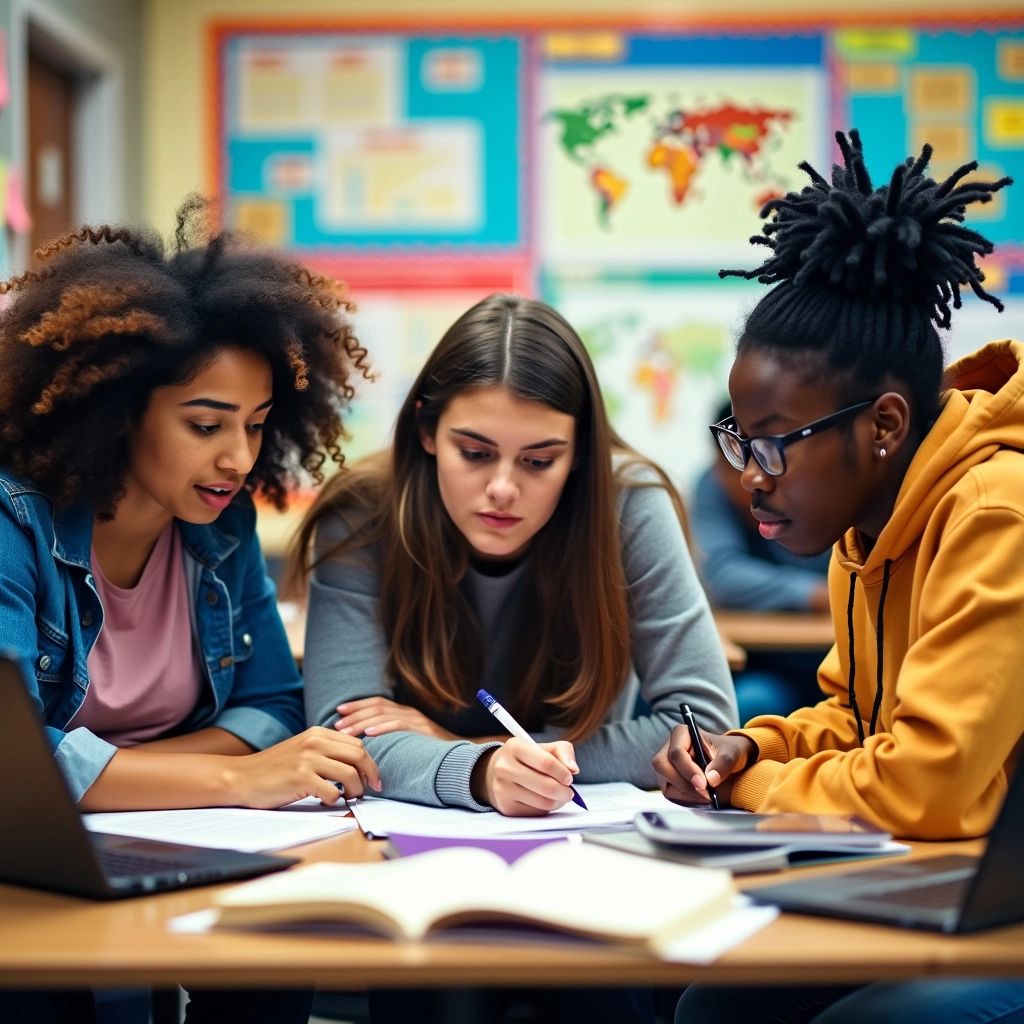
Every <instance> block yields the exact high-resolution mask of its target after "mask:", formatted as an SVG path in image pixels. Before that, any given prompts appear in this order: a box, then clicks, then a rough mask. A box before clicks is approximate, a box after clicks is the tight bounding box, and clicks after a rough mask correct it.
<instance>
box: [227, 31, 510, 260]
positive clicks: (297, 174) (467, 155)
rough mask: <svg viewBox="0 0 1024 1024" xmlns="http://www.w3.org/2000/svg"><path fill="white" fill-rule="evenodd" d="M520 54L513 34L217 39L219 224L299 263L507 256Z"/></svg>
mask: <svg viewBox="0 0 1024 1024" xmlns="http://www.w3.org/2000/svg"><path fill="white" fill-rule="evenodd" d="M522 50H523V41H522V40H521V39H519V38H516V37H514V36H487V35H467V36H466V37H459V38H454V37H451V38H448V37H430V38H427V37H420V36H416V35H407V34H387V35H373V34H359V33H343V32H310V33H287V34H273V33H266V34H264V33H259V32H253V33H240V34H237V35H231V36H228V37H227V39H226V41H225V43H224V47H223V57H222V74H223V90H224V95H225V97H226V104H225V108H224V111H223V136H222V139H221V141H220V145H221V147H222V148H221V151H220V153H219V154H218V157H219V164H220V168H221V170H220V176H221V179H222V188H223V190H224V191H225V193H226V194H227V195H228V197H229V216H230V219H231V220H232V222H233V223H234V224H235V226H236V227H239V228H242V229H244V230H247V231H249V232H251V233H253V234H255V235H257V236H258V237H260V238H262V239H263V240H265V241H267V242H269V243H272V244H274V245H281V246H287V247H289V248H293V249H295V250H297V251H300V252H301V251H314V252H315V251H323V250H325V249H328V248H333V249H342V250H345V251H348V252H355V253H362V254H367V253H370V254H376V255H383V256H387V255H389V254H392V253H394V252H395V251H396V250H397V251H400V252H401V254H402V255H403V256H406V257H408V255H409V253H410V249H415V250H416V251H417V253H418V254H419V253H423V252H431V251H438V250H442V249H443V250H445V251H447V252H450V251H451V248H452V247H453V246H454V247H460V248H461V249H465V248H476V249H484V250H486V251H488V252H489V253H490V254H491V255H494V254H501V253H502V252H506V253H517V252H518V249H519V248H520V246H521V245H522V215H523V196H522V194H521V187H520V182H519V162H520V159H521V154H522V152H523V139H522V137H521V114H520V98H519V91H518V87H517V86H518V82H519V76H520V74H521V63H522Z"/></svg>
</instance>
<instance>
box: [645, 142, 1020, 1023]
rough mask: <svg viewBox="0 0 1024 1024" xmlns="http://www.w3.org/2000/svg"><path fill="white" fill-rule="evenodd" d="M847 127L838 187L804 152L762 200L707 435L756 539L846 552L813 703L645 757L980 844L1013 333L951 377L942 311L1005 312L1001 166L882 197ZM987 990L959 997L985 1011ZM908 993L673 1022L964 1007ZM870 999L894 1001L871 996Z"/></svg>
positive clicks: (1014, 416) (1012, 684)
mask: <svg viewBox="0 0 1024 1024" xmlns="http://www.w3.org/2000/svg"><path fill="white" fill-rule="evenodd" d="M836 139H837V141H838V143H839V146H840V149H841V151H842V154H843V158H844V162H843V165H842V166H839V165H837V166H836V167H834V168H833V174H832V180H831V181H826V180H825V179H824V178H823V177H821V175H819V174H818V173H817V172H816V171H814V170H813V168H811V167H810V166H808V165H807V164H802V165H801V167H802V169H803V170H805V171H806V172H807V173H808V175H809V176H810V178H811V184H810V185H809V186H807V187H805V188H804V189H803V191H802V192H800V193H793V192H791V193H789V194H788V195H786V196H785V197H784V198H782V199H779V200H775V201H773V202H771V203H769V204H768V206H767V207H766V208H765V210H763V211H762V216H765V217H767V216H768V215H769V214H771V213H774V214H775V217H774V218H773V219H772V220H770V221H769V222H768V223H766V225H765V227H764V229H763V231H764V237H761V238H758V239H757V241H758V242H760V243H761V244H764V245H766V246H767V247H768V248H769V249H771V250H772V253H771V255H770V257H769V258H768V259H767V260H766V261H765V262H764V263H763V264H762V266H760V267H758V268H757V270H754V271H750V272H746V271H723V275H724V274H739V275H740V276H744V277H748V278H752V277H756V278H757V279H758V280H759V281H761V282H763V283H767V284H773V285H774V287H773V288H772V289H771V290H770V291H769V292H768V293H767V294H766V295H765V296H764V297H763V298H762V299H761V301H760V302H759V303H758V304H757V306H755V308H754V310H753V311H752V312H751V314H750V316H749V318H748V320H747V322H746V325H745V327H744V331H743V334H742V336H741V338H740V341H739V345H738V347H737V356H736V360H735V362H734V364H733V368H732V372H731V374H730V378H729V394H730V397H731V399H732V408H733V416H732V417H731V418H730V419H729V420H726V421H723V422H721V423H719V424H715V425H714V426H712V428H711V429H712V432H713V433H714V434H715V435H716V437H717V439H718V441H719V444H720V445H721V447H722V450H723V452H724V453H725V455H726V457H727V458H728V459H729V461H730V462H731V463H732V465H733V466H734V467H735V468H736V469H737V470H738V471H740V472H741V473H742V483H743V486H744V487H745V488H746V490H747V491H748V492H749V494H750V507H751V514H752V515H753V516H754V518H755V519H757V520H758V522H759V524H760V525H759V529H760V532H761V534H762V535H763V536H765V537H767V538H769V539H771V540H775V541H777V542H778V543H780V544H782V545H783V546H784V547H786V548H787V549H788V550H789V551H792V552H794V553H798V554H807V555H812V554H815V553H817V552H820V551H823V550H827V549H828V548H830V547H832V546H833V545H835V547H834V551H833V556H832V561H831V565H830V570H829V598H830V604H831V608H832V617H833V621H834V623H835V628H836V637H837V642H836V645H835V646H834V647H833V649H832V651H831V652H830V653H829V654H828V655H827V657H826V658H825V660H824V662H823V663H822V665H821V667H820V668H819V670H818V682H819V685H820V687H821V689H822V691H823V694H824V699H823V700H822V701H821V702H820V703H818V704H816V705H814V706H813V707H808V708H802V709H800V710H797V711H795V712H793V713H792V714H790V715H789V716H787V717H785V718H783V717H776V716H762V717H760V718H755V719H753V720H751V721H750V722H748V723H747V724H746V726H745V727H744V728H742V729H739V730H735V731H732V732H730V733H729V734H727V735H724V736H720V735H712V734H704V739H705V743H706V745H707V747H708V751H709V754H710V763H709V764H708V767H707V771H706V774H705V773H704V772H702V771H701V769H700V768H699V767H698V765H697V763H696V762H695V760H694V758H693V756H692V750H691V746H690V739H689V736H688V733H687V731H686V729H684V728H677V729H675V730H674V731H673V734H672V736H671V738H670V740H669V742H668V743H666V745H665V747H664V748H663V749H662V750H661V751H660V752H659V753H658V755H657V756H656V757H655V759H654V766H655V769H656V770H657V772H658V774H659V776H660V777H661V779H662V783H663V787H662V788H663V791H664V793H665V795H666V796H667V797H668V798H669V799H671V800H675V801H677V802H680V803H686V804H706V803H708V801H709V796H708V787H709V786H711V787H714V789H715V791H716V794H717V798H718V800H719V802H720V803H721V804H722V805H724V806H728V805H732V806H734V807H740V808H745V809H748V810H755V811H816V812H832V813H840V814H859V815H861V816H863V817H865V818H867V819H869V820H871V821H874V822H875V823H876V824H878V825H880V826H882V827H883V828H885V829H888V830H890V831H892V832H893V833H894V834H895V835H898V836H902V837H906V838H912V839H957V838H967V837H972V836H980V835H983V834H984V833H986V832H987V831H988V830H989V829H990V828H991V826H992V823H993V821H994V819H995V816H996V814H997V812H998V810H999V807H1000V805H1001V803H1002V800H1003V797H1004V796H1005V794H1006V789H1007V785H1008V780H1009V777H1010V773H1011V770H1012V768H1013V766H1014V764H1015V763H1016V759H1017V756H1018V753H1019V748H1020V742H1021V736H1022V734H1024V687H1022V686H1021V683H1020V666H1021V664H1022V663H1024V625H1022V623H1024V344H1021V343H1020V342H1014V341H1001V342H996V343H994V344H991V345H988V346H986V347H985V348H983V349H981V350H980V351H978V352H976V353H975V354H973V355H971V356H969V357H967V358H966V359H963V360H961V361H960V362H958V363H956V364H954V365H953V366H951V367H950V368H949V369H948V371H947V372H946V374H945V377H943V353H942V345H941V342H940V340H939V337H938V334H937V332H936V326H939V327H948V326H949V322H950V316H951V307H953V308H958V307H959V306H960V288H961V287H970V288H971V289H972V291H974V292H975V294H976V295H977V296H978V297H979V298H981V299H984V300H985V301H988V302H991V303H992V304H993V305H995V306H996V307H997V308H999V309H1002V305H1001V303H999V301H998V300H997V299H995V298H993V297H992V296H990V295H988V294H987V293H986V292H985V290H984V289H983V288H982V286H981V281H982V279H983V275H982V274H981V271H980V270H979V269H978V267H977V265H976V262H975V257H976V256H977V255H979V254H981V255H983V254H987V253H989V252H991V251H992V245H991V243H989V242H988V241H987V240H986V239H985V238H983V237H982V236H981V235H979V234H978V233H976V232H974V231H971V230H969V229H968V228H966V227H964V226H963V225H962V223H961V222H962V220H963V216H964V212H965V209H966V207H967V205H969V204H970V203H972V202H975V201H981V202H987V201H988V200H989V199H990V198H991V196H992V193H994V192H995V191H997V190H998V189H1000V188H1002V187H1003V186H1005V185H1007V184H1010V181H1009V179H1003V180H1001V181H998V182H994V183H987V182H979V181H976V180H966V182H965V179H967V178H968V175H969V174H970V173H971V172H972V171H974V170H976V169H977V164H974V163H972V164H969V165H966V166H965V167H962V168H960V169H959V170H958V171H957V172H956V173H954V174H953V175H952V176H951V177H950V178H949V179H947V180H946V181H945V182H942V183H938V182H936V181H934V180H933V179H931V178H930V177H928V176H927V175H926V173H925V171H926V168H927V164H928V159H929V157H930V155H931V149H930V147H928V146H926V147H925V149H924V150H923V152H922V154H921V157H920V158H919V159H917V160H916V161H915V160H913V159H908V160H907V161H905V162H904V163H902V164H900V165H899V166H898V167H897V168H896V169H895V171H894V173H893V175H892V178H891V180H890V182H889V183H888V185H886V186H883V187H882V188H878V189H875V188H874V187H873V186H872V184H871V181H870V178H869V176H868V172H867V169H866V167H865V164H864V159H863V154H862V152H861V143H860V138H859V137H858V135H857V133H856V132H851V133H850V137H849V139H847V138H846V137H845V136H844V135H842V134H841V133H837V136H836ZM978 985H979V983H974V984H972V985H969V986H968V989H969V992H965V993H961V994H963V995H964V996H965V998H969V999H971V1000H972V1003H973V1006H974V1009H975V1010H976V1011H977V1010H978V1004H979V999H980V1002H981V1004H982V1005H985V1000H986V998H987V994H982V993H981V992H980V990H979V987H978ZM985 987H986V988H988V989H992V990H993V993H992V994H993V1002H992V1006H993V1013H992V1015H991V1016H988V1015H984V1014H983V1015H980V1016H978V1015H976V1016H972V1017H970V1020H972V1021H975V1020H977V1021H985V1020H995V1019H998V1020H1000V1021H1004V1020H1010V1019H1014V1020H1016V1019H1017V1017H1016V1016H1013V1017H1010V1016H1006V1014H1007V1013H1008V1012H1009V1013H1014V1012H1015V1010H1016V1012H1019V1013H1021V1015H1022V1018H1024V983H1021V984H1017V983H996V984H994V985H991V986H985ZM898 988H899V991H898V992H895V991H893V990H892V989H891V988H890V989H885V988H882V989H879V987H878V986H870V987H869V988H868V989H864V990H860V991H859V992H858V993H856V994H854V995H850V994H849V993H851V991H852V990H850V989H801V990H781V991H779V990H777V991H776V993H775V994H774V996H770V995H768V994H767V993H766V990H749V989H748V990H731V991H730V990H720V989H704V988H700V987H698V988H694V989H692V990H688V991H687V993H686V995H684V998H683V1001H682V1002H681V1003H680V1007H679V1011H678V1015H677V1020H681V1021H682V1020H685V1022H686V1024H696V1022H699V1021H703V1020H711V1019H716V1020H718V1021H722V1020H729V1019H733V1020H741V1019H742V1020H744V1021H756V1020H762V1019H764V1020H769V1019H771V1020H776V1019H778V1020H786V1021H791V1020H792V1021H801V1020H807V1021H810V1020H815V1021H819V1020H820V1021H821V1022H822V1024H823V1022H824V1021H825V1020H827V1021H829V1022H833V1021H838V1020H844V1021H845V1020H858V1019H868V1018H867V1017H865V1016H863V1014H865V1013H869V1014H870V1016H871V1017H875V1018H877V1019H893V1016H892V1015H894V1014H902V1012H903V1011H904V1010H905V1009H909V1008H913V1009H914V1012H915V1013H918V1014H920V1012H921V1009H922V1007H925V1006H929V1004H927V1002H922V1000H927V999H929V998H932V997H934V998H936V999H937V1000H938V1005H939V1006H941V1007H942V1009H943V1013H944V1014H946V1013H949V1012H952V1008H953V1007H954V1006H955V1005H956V998H957V996H956V993H954V992H953V991H952V990H951V989H949V988H947V987H946V986H943V985H937V986H935V985H933V986H925V987H920V986H917V987H915V986H914V985H910V986H902V987H898ZM879 992H881V995H882V996H883V997H884V998H887V999H888V1000H889V1002H884V1003H882V1004H878V1003H876V1002H866V1001H865V1000H867V999H869V998H873V999H877V998H879ZM913 997H916V1000H917V1001H915V999H914V998H913ZM1007 998H1009V1000H1010V1005H1009V1007H1007V1004H1006V1000H1007ZM848 1000H859V1002H857V1003H856V1004H855V1003H852V1002H848ZM900 1000H903V1001H900ZM783 1005H784V1006H785V1010H786V1014H785V1015H783V1016H779V1017H776V1016H774V1014H776V1013H777V1012H778V1011H779V1010H780V1009H781V1008H782V1007H783ZM824 1007H830V1009H828V1010H827V1011H826V1013H827V1014H828V1016H827V1017H826V1016H821V1017H819V1016H817V1014H818V1013H819V1011H821V1010H822V1009H823V1008H824ZM930 1011H931V1007H930V1006H929V1009H928V1010H926V1011H925V1013H924V1015H925V1017H926V1018H927V1019H929V1020H935V1019H950V1020H952V1019H967V1018H956V1017H950V1016H942V1017H941V1018H937V1017H935V1016H929V1012H930ZM879 1013H881V1016H880V1017H879V1016H878V1014H879ZM766 1014H767V1015H766Z"/></svg>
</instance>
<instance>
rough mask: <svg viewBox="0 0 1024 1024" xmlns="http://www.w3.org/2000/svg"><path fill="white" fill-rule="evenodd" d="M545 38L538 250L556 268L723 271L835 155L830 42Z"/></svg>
mask: <svg viewBox="0 0 1024 1024" xmlns="http://www.w3.org/2000/svg"><path fill="white" fill-rule="evenodd" d="M586 42H587V37H583V38H582V39H580V40H579V43H580V45H579V46H578V47H577V48H575V49H574V48H573V46H572V45H570V42H569V41H567V40H566V38H565V35H564V34H560V33H555V34H552V35H551V36H548V37H545V43H546V45H542V53H546V54H547V55H548V56H547V59H546V60H545V61H544V63H543V64H542V66H541V68H540V71H539V78H540V97H541V99H540V106H541V111H540V120H541V122H542V123H541V126H540V132H539V144H538V160H537V165H536V169H537V195H538V204H539V215H538V218H537V220H538V225H539V235H540V251H541V254H542V258H543V259H544V261H545V262H546V263H547V264H550V265H552V266H554V267H557V266H559V265H562V264H573V263H583V264H605V265H608V264H613V265H618V266H622V265H631V266H643V267H651V266H674V267H706V268H717V267H719V266H721V265H722V263H723V262H729V261H735V260H736V259H738V258H740V257H741V256H743V255H745V254H746V241H747V238H748V236H749V235H750V234H751V226H752V224H755V221H756V215H757V211H758V210H760V208H761V207H762V206H763V205H764V203H765V202H766V201H767V200H768V199H770V198H772V197H774V196H777V195H781V194H783V193H784V192H786V191H788V190H789V189H791V188H794V187H798V186H799V184H801V182H800V175H799V172H798V171H797V169H796V166H797V164H798V163H799V162H800V161H801V160H805V159H808V158H810V159H812V160H814V159H816V158H820V157H821V156H822V155H823V154H824V153H826V152H827V147H826V140H827V124H828V118H827V114H828V110H827V98H828V87H827V77H826V74H825V67H824V58H823V54H824V42H823V39H822V38H821V37H820V36H817V35H811V36H806V37H792V38H778V39H776V38H765V37H760V38H754V37H750V38H745V37H733V38H729V39H727V40H726V39H723V38H722V37H700V36H694V35H682V34H680V35H671V34H667V35H662V36H657V37H649V36H642V35H637V36H622V37H620V38H619V40H618V43H619V45H618V46H617V47H615V48H613V49H611V50H610V51H609V52H607V53H605V54H604V55H602V58H601V59H598V58H597V57H595V56H594V53H593V49H592V47H590V46H588V45H585V44H586Z"/></svg>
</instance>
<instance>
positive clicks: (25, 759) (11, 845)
mask: <svg viewBox="0 0 1024 1024" xmlns="http://www.w3.org/2000/svg"><path fill="white" fill-rule="evenodd" d="M0 777H2V778H3V779H5V780H6V783H5V785H4V787H3V793H4V795H3V796H2V797H0V820H2V821H3V840H2V841H0V881H2V882H13V883H15V884H17V885H29V886H33V887H34V888H39V889H55V890H57V891H58V892H67V893H72V894H74V895H76V896H90V897H93V898H94V899H117V898H119V897H122V896H136V895H141V894H144V893H152V892H159V891H161V890H165V889H184V888H188V887H189V886H194V885H205V884H208V883H212V882H222V881H225V880H228V879H232V878H249V877H251V876H253V875H262V874H266V873H267V872H269V871H279V870H281V869H282V868H286V867H288V866H289V865H290V864H294V863H296V861H295V858H293V857H280V856H268V855H264V854H257V853H243V852H241V851H237V850H213V849H208V848H206V847H199V846H185V845H179V844H177V843H163V842H157V841H156V840H152V839H131V838H128V837H125V836H112V835H105V834H102V833H97V832H89V831H88V829H86V827H85V825H84V824H83V823H82V819H81V816H80V814H79V811H78V807H77V805H76V804H75V802H74V801H73V800H72V798H71V794H70V792H69V790H68V787H67V783H66V782H65V781H64V776H63V775H62V774H61V771H60V769H59V768H58V767H57V762H56V761H55V760H54V757H53V754H52V752H51V750H50V745H49V743H48V742H47V739H46V734H45V732H44V730H43V724H42V721H41V720H40V718H39V715H38V713H37V711H36V708H35V706H34V705H33V703H32V699H31V698H30V697H29V695H28V690H27V689H26V687H25V683H24V680H23V678H22V674H21V670H20V668H19V666H18V664H17V662H15V661H13V660H11V659H10V658H7V657H3V656H0Z"/></svg>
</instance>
